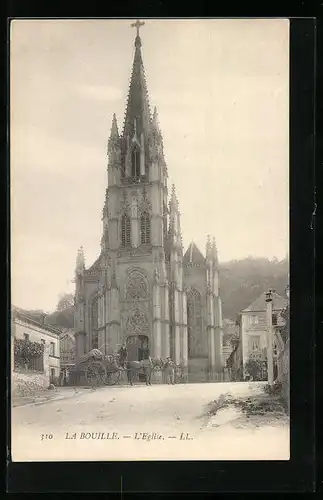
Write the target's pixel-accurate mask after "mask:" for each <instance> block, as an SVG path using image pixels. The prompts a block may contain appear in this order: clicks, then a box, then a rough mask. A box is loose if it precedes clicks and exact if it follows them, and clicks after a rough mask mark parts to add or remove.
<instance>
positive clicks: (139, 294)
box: [126, 271, 148, 300]
mask: <svg viewBox="0 0 323 500" xmlns="http://www.w3.org/2000/svg"><path fill="white" fill-rule="evenodd" d="M147 297H148V285H147V281H146V279H145V277H144V276H143V274H142V273H141V272H140V271H133V272H132V273H131V274H130V276H129V278H128V283H127V288H126V300H138V299H146V298H147Z"/></svg>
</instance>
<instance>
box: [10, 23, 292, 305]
mask: <svg viewBox="0 0 323 500" xmlns="http://www.w3.org/2000/svg"><path fill="white" fill-rule="evenodd" d="M130 24H131V21H129V20H121V21H120V20H118V21H117V20H60V21H56V20H46V21H40V20H37V21H29V20H18V21H17V20H16V21H14V22H13V23H12V29H11V184H12V293H13V296H12V301H13V303H14V304H15V305H17V306H20V307H25V308H43V309H45V310H48V311H49V310H52V309H54V308H55V306H56V303H57V299H58V295H59V294H60V293H62V292H64V291H72V290H73V286H74V285H73V284H72V283H71V280H72V279H73V273H74V267H75V259H76V252H77V248H78V247H79V246H80V245H83V246H84V249H85V257H86V264H87V265H90V264H92V262H93V261H94V259H96V257H97V256H98V254H99V251H100V238H101V234H102V222H101V213H102V207H103V203H104V195H105V188H106V184H107V174H106V163H107V157H106V149H107V141H108V137H109V133H110V128H111V121H112V115H113V113H114V112H115V113H116V115H117V119H118V123H119V129H120V128H122V123H123V117H124V112H125V102H126V97H127V92H128V85H129V80H130V72H131V66H132V60H133V55H134V46H133V43H134V36H135V30H134V29H131V27H130ZM141 39H142V44H143V47H142V53H143V60H144V65H145V70H146V76H147V84H148V91H149V95H150V104H151V109H153V106H155V105H156V106H157V108H158V111H159V121H160V126H161V129H162V133H163V137H164V146H165V155H166V161H167V165H168V171H169V184H171V183H173V182H174V183H175V185H176V189H177V195H178V199H179V203H180V211H181V214H182V216H181V224H182V233H183V242H184V246H185V249H186V247H187V245H188V244H189V242H190V241H191V240H192V239H194V241H195V242H196V244H197V245H198V246H199V247H200V249H201V250H202V251H203V252H204V250H205V243H206V237H207V234H209V233H210V234H211V235H214V236H215V237H216V240H217V245H218V251H219V259H220V261H222V262H224V261H227V260H230V259H240V258H244V257H246V256H248V255H253V256H265V257H269V258H272V257H273V256H276V257H277V258H278V259H282V258H284V257H285V256H286V254H287V252H288V245H289V243H288V242H289V228H288V217H289V199H288V189H289V187H288V177H289V157H288V147H289V146H288V144H289V130H288V122H289V108H288V106H289V103H288V101H289V74H288V71H289V23H288V21H285V20H182V21H180V20H146V24H145V26H144V27H143V28H141Z"/></svg>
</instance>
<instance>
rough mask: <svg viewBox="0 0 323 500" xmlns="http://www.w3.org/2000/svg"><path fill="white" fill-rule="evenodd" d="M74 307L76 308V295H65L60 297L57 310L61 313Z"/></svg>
mask: <svg viewBox="0 0 323 500" xmlns="http://www.w3.org/2000/svg"><path fill="white" fill-rule="evenodd" d="M73 306H74V295H73V294H72V293H64V294H61V295H60V298H59V301H58V303H57V307H56V310H57V311H60V312H61V311H64V310H65V309H67V308H69V307H73Z"/></svg>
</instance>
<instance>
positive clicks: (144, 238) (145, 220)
mask: <svg viewBox="0 0 323 500" xmlns="http://www.w3.org/2000/svg"><path fill="white" fill-rule="evenodd" d="M140 234H141V244H142V245H145V244H148V243H150V216H149V213H148V212H143V213H142V214H141V217H140Z"/></svg>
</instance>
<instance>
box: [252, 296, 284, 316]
mask: <svg viewBox="0 0 323 500" xmlns="http://www.w3.org/2000/svg"><path fill="white" fill-rule="evenodd" d="M272 295H273V309H274V310H275V311H278V310H281V309H285V307H286V306H287V302H288V301H287V298H285V297H282V296H281V295H278V293H273V294H272ZM265 310H266V301H265V294H264V293H262V294H261V295H260V296H259V297H258V298H257V299H256V300H255V301H254V302H252V304H250V306H249V307H246V309H244V310H243V311H242V312H255V311H265Z"/></svg>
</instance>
